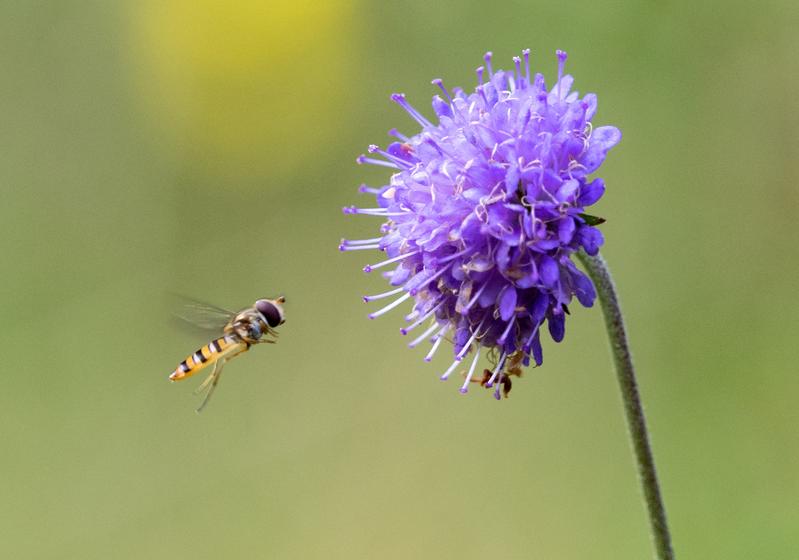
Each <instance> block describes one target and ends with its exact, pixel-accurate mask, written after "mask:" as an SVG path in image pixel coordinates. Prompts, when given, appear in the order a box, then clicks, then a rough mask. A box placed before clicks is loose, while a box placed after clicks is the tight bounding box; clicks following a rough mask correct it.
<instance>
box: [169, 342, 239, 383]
mask: <svg viewBox="0 0 799 560" xmlns="http://www.w3.org/2000/svg"><path fill="white" fill-rule="evenodd" d="M242 345H246V343H245V342H244V341H242V340H241V339H239V337H237V336H235V335H229V334H228V335H225V336H221V337H219V338H215V339H214V340H212V341H211V342H209V343H208V344H206V345H205V346H203V347H202V348H200V349H199V350H197V351H196V352H194V353H193V354H191V355H190V356H188V357H187V358H186V359H185V360H183V361H182V362H180V364H178V367H177V368H175V371H173V372H172V374H171V375H170V376H169V378H170V379H171V380H173V381H178V380H180V379H185V378H186V377H190V376H192V375H194V374H195V373H197V372H198V371H200V370H201V369H203V368H205V367H206V366H209V365H211V364H213V363H214V362H216V361H217V360H218V359H219V358H221V357H222V356H223V355H226V354H229V353H231V351H232V350H233V349H234V348H233V347H239V346H242Z"/></svg>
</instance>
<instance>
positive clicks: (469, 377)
mask: <svg viewBox="0 0 799 560" xmlns="http://www.w3.org/2000/svg"><path fill="white" fill-rule="evenodd" d="M478 358H480V347H478V348H477V351H476V352H475V353H474V360H472V366H471V367H470V368H469V373H468V374H466V381H464V382H463V386H462V387H461V388H460V392H461V393H465V392H466V391H468V389H467V387H468V386H469V383H470V382H471V381H472V376H473V375H474V368H476V367H477V360H478Z"/></svg>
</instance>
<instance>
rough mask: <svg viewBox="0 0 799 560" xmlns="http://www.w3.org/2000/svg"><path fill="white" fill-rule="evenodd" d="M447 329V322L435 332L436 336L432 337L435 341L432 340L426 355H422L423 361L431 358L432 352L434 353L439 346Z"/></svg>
mask: <svg viewBox="0 0 799 560" xmlns="http://www.w3.org/2000/svg"><path fill="white" fill-rule="evenodd" d="M448 330H449V323H447V324H446V325H444V328H443V329H441V330H440V331H438V332H437V333H436V336H434V337H433V338H434V339H435V342H433V347H432V348H431V349H430V352H428V353H427V356H425V357H424V361H425V362H429V361H431V360H432V359H433V354H435V353H436V350H438V347H439V346H441V341H442V340H444V335H446V334H447V331H448Z"/></svg>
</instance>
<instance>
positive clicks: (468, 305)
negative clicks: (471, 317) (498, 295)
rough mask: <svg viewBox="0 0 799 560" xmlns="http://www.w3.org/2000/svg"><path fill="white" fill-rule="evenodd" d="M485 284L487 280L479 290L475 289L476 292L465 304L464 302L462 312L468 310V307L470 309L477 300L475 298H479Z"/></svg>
mask: <svg viewBox="0 0 799 560" xmlns="http://www.w3.org/2000/svg"><path fill="white" fill-rule="evenodd" d="M486 286H488V282H486V283H485V284H483V285H482V287H481V288H480V289H479V290H477V293H476V294H474V297H473V298H472V299H470V300H469V303H467V304H466V307H464V308H463V311H464V312H466V311H469V309H471V308H472V306H473V305H474V304H475V302H476V301H477V298H479V297H480V295H481V294H482V293H483V290H485V289H486Z"/></svg>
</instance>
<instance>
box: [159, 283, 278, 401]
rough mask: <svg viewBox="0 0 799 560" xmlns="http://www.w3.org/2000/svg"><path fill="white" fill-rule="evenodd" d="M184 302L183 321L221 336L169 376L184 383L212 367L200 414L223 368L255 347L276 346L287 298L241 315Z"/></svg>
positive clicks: (264, 303)
mask: <svg viewBox="0 0 799 560" xmlns="http://www.w3.org/2000/svg"><path fill="white" fill-rule="evenodd" d="M183 299H184V300H185V301H184V305H183V310H182V311H181V312H180V313H178V314H177V316H178V317H179V318H180V319H183V320H185V321H187V322H189V323H193V324H195V325H196V326H198V327H201V328H204V329H211V330H216V331H221V333H222V335H221V336H219V337H217V338H214V339H213V340H211V342H209V343H208V344H206V345H205V346H203V347H202V348H200V349H199V350H197V351H196V352H194V353H193V354H190V355H189V356H188V357H186V359H185V360H183V361H182V362H180V364H178V367H176V368H175V371H173V372H172V373H171V374H170V375H169V379H170V380H171V381H181V380H183V379H186V378H187V377H191V376H192V375H194V374H196V373H199V372H200V371H201V370H203V369H205V368H207V367H209V366H211V367H212V369H211V373H210V374H209V375H208V377H207V378H206V379H205V380H204V381H203V382H202V384H201V385H200V386H199V387H198V388H197V391H196V393H201V392H202V391H205V390H207V393H206V395H205V398H204V399H203V402H202V404H200V407H199V408H198V409H197V412H201V411H202V410H203V408H205V406H206V405H207V404H208V400H209V399H210V398H211V395H212V394H213V392H214V389H216V386H217V384H218V383H219V378H220V376H221V375H222V368H223V367H224V366H225V364H226V363H227V362H229V361H230V360H232V359H233V358H235V357H236V356H238V355H239V354H241V353H242V352H246V351H247V350H249V349H250V347H252V346H254V345H256V344H263V343H268V344H274V343H275V342H276V339H277V334H278V333H277V331H276V330H275V329H276V328H277V327H279V326H280V325H282V324H283V323H285V322H286V318H285V315H284V313H283V304H284V303H285V301H286V298H284V297H283V296H280V297H278V298H276V299H259V300H257V301H256V302H255V303H254V304H253V305H252V307H247V308H246V309H242V310H241V311H238V312H235V311H228V310H226V309H222V308H221V307H216V306H214V305H210V304H207V303H202V302H199V301H196V300H188V299H185V298H183Z"/></svg>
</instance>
